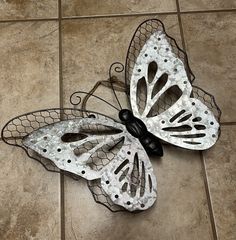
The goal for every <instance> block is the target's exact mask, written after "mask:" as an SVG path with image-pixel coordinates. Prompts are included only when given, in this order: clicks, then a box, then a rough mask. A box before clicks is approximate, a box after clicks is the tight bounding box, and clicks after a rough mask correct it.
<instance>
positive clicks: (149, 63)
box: [130, 20, 219, 150]
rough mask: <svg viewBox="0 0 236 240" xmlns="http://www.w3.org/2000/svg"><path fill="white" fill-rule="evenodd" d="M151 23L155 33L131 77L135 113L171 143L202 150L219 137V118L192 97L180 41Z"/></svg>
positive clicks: (131, 100)
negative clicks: (173, 41)
mask: <svg viewBox="0 0 236 240" xmlns="http://www.w3.org/2000/svg"><path fill="white" fill-rule="evenodd" d="M150 21H151V22H152V21H154V20H150ZM144 24H147V23H144ZM149 27H150V29H152V31H151V34H150V35H149V38H148V39H146V42H145V43H144V44H143V46H142V48H141V49H140V52H139V54H138V55H137V58H136V59H135V63H134V65H133V68H132V75H131V77H130V102H131V107H132V111H133V113H134V115H135V116H136V117H138V118H140V119H141V120H142V121H143V122H144V123H145V124H146V125H147V129H148V130H149V131H150V132H151V133H153V134H154V135H156V136H157V137H159V138H161V139H163V140H165V141H167V142H169V143H172V144H174V145H177V146H180V147H184V148H189V149H198V150H202V149H206V148H209V147H211V146H212V145H213V144H214V143H215V142H216V140H217V137H218V133H219V124H218V122H217V121H216V119H215V117H214V115H213V113H212V112H211V111H210V109H209V108H208V107H207V106H205V105H204V104H203V103H202V102H201V101H199V100H198V99H195V98H193V97H192V90H193V89H192V85H191V83H190V82H191V81H189V72H190V70H189V68H188V65H186V61H183V60H182V59H180V57H179V52H178V53H176V45H175V44H174V45H173V44H172V41H171V40H170V37H169V36H167V35H166V33H165V31H164V29H163V28H162V29H161V28H153V27H151V26H149ZM140 28H142V25H141V26H140ZM140 31H141V30H140Z"/></svg>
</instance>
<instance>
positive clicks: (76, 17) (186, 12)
mask: <svg viewBox="0 0 236 240" xmlns="http://www.w3.org/2000/svg"><path fill="white" fill-rule="evenodd" d="M176 5H177V11H172V12H144V13H131V14H130V13H121V14H103V15H85V16H69V17H66V16H65V17H62V20H74V19H90V18H110V17H134V16H153V15H174V14H180V15H182V14H199V13H217V12H235V11H236V9H219V10H198V11H197V10H196V11H182V12H181V11H180V7H179V4H177V3H176Z"/></svg>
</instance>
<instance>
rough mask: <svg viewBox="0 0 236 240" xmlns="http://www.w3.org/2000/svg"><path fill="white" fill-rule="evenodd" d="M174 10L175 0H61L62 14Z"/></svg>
mask: <svg viewBox="0 0 236 240" xmlns="http://www.w3.org/2000/svg"><path fill="white" fill-rule="evenodd" d="M173 11H176V2H175V0H166V1H161V0H148V1H144V0H132V1H125V0H118V1H112V0H107V1H96V0H89V1H87V0H62V12H63V16H88V15H109V14H133V13H148V12H173Z"/></svg>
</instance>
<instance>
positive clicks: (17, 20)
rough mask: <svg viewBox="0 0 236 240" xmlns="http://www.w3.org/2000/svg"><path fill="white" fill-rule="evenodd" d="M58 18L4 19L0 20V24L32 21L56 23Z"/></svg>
mask: <svg viewBox="0 0 236 240" xmlns="http://www.w3.org/2000/svg"><path fill="white" fill-rule="evenodd" d="M57 20H58V18H28V19H6V20H0V23H14V22H34V21H39V22H43V21H57Z"/></svg>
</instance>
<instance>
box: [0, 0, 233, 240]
mask: <svg viewBox="0 0 236 240" xmlns="http://www.w3.org/2000/svg"><path fill="white" fill-rule="evenodd" d="M179 5H180V10H181V11H190V12H189V13H184V14H181V15H180V16H181V20H182V25H183V37H184V40H185V43H186V47H187V52H188V56H189V62H190V67H191V68H192V70H193V72H194V74H195V75H196V80H195V84H196V85H198V86H200V87H202V88H204V89H205V90H207V91H209V92H210V93H212V94H213V95H214V96H215V98H216V100H217V103H218V104H219V106H220V107H221V109H222V112H223V113H222V121H223V122H228V125H224V126H223V127H222V134H221V138H220V140H219V142H218V143H217V144H216V145H215V146H214V147H213V148H212V149H210V150H208V151H205V152H204V153H203V156H204V163H205V165H203V161H202V159H201V157H200V154H199V152H193V151H188V150H181V149H180V148H177V147H172V146H164V157H163V158H162V159H159V158H152V159H151V162H152V164H153V167H154V171H155V174H156V176H157V180H158V194H159V195H158V200H157V203H156V204H155V205H154V206H153V207H152V208H151V209H149V210H148V211H145V212H142V213H138V214H130V213H127V212H126V213H125V212H122V213H112V212H110V211H109V210H108V209H107V208H105V207H104V206H102V205H99V204H97V203H95V202H94V200H93V197H92V194H91V193H90V191H89V189H88V187H87V184H86V182H85V181H83V180H80V181H75V180H74V179H72V178H69V177H64V182H61V180H63V178H60V176H59V175H58V174H56V173H51V172H47V171H46V170H45V169H44V168H43V167H42V166H41V165H40V164H39V163H38V162H36V161H34V160H32V159H30V158H28V157H27V155H26V154H25V152H24V151H23V150H22V149H19V148H17V147H13V146H7V145H5V144H4V143H3V142H2V141H1V140H0V164H1V168H0V206H1V207H0V239H1V240H2V239H3V240H5V239H7V240H12V239H14V240H15V239H20V240H28V239H31V240H33V239H34V240H39V239H40V240H41V239H50V240H51V239H53V240H54V239H55V240H59V239H61V240H69V239H70V240H82V239H83V240H99V239H103V240H108V239H114V240H116V239H124V240H126V239H127V240H129V239H135V240H143V239H147V240H156V239H161V240H170V239H175V240H185V239H186V240H189V239H193V240H199V239H201V240H234V239H235V238H236V232H235V229H236V217H235V216H236V215H235V205H236V196H235V188H236V183H235V176H236V174H235V161H234V158H235V152H236V151H235V131H236V128H235V123H236V119H235V114H234V112H235V110H236V109H235V106H236V104H235V103H236V102H235V99H236V90H235V89H236V86H235V76H236V73H235V67H234V62H235V60H236V55H235V42H236V41H235V40H236V39H235V33H234V32H235V27H234V26H235V10H233V9H235V8H236V2H235V0H229V1H221V2H220V1H218V0H216V1H212V0H206V1H203V0H200V1H198V2H196V1H195V2H194V1H193V0H190V1H187V0H179ZM58 6H61V9H59V11H60V12H59V13H60V14H58ZM176 10H177V8H176V1H175V0H168V1H160V0H156V1H154V0H148V1H143V0H132V1H123V0H119V1H110V0H108V1H94V0H89V1H84V0H61V1H57V0H49V1H44V0H42V1H33V0H29V1H22V0H20V1H10V0H2V1H1V0H0V35H1V38H0V54H1V57H0V71H1V74H0V127H2V126H3V124H4V123H5V122H6V121H7V120H9V119H10V118H12V117H15V116H16V115H19V114H23V113H26V112H29V111H33V110H39V109H42V108H53V107H59V103H60V101H61V103H63V106H64V107H68V106H70V104H69V97H70V94H72V93H73V92H74V91H76V90H81V91H89V90H90V89H91V88H92V87H93V86H94V84H95V83H96V82H97V81H98V80H106V79H107V78H108V70H109V66H110V65H111V64H112V63H113V62H115V61H120V62H123V63H124V62H125V57H126V52H127V48H128V46H129V42H130V39H131V37H132V35H133V33H134V31H135V29H136V28H137V26H138V25H139V24H140V23H141V22H142V21H144V20H145V19H150V18H159V19H160V20H162V21H163V22H164V24H165V27H166V31H167V33H168V34H169V35H170V36H172V37H174V38H175V39H176V40H177V42H178V44H179V45H181V42H182V40H181V34H180V26H179V21H178V16H177V14H176V13H174V12H175V11H176ZM191 11H203V12H201V13H196V12H195V13H193V12H192V13H191ZM214 11H215V12H214ZM216 11H217V12H216ZM163 12H166V13H168V12H169V13H170V14H163ZM153 13H162V14H159V15H153ZM114 14H115V15H116V14H117V15H120V16H119V17H118V16H116V17H114V16H113V15H114ZM59 15H60V16H62V17H64V18H70V19H62V21H61V27H62V28H60V19H59ZM101 15H105V17H101ZM137 15H139V16H137ZM52 18H55V19H53V20H52ZM30 19H31V20H30ZM33 19H40V21H35V20H33ZM1 21H2V22H1ZM60 34H61V38H60ZM60 39H61V42H60ZM60 47H61V49H59V48H60ZM118 77H120V79H122V78H123V77H124V75H123V74H120V75H118ZM60 93H61V94H60ZM96 94H97V95H98V96H100V97H102V98H105V100H107V101H108V102H109V103H111V104H113V105H115V106H117V103H116V100H115V97H114V95H113V94H112V91H111V89H109V88H106V87H99V89H98V90H97V91H96ZM118 97H119V99H120V101H121V104H122V106H123V107H126V106H127V98H126V96H125V95H124V94H122V93H118ZM88 108H89V109H92V110H95V111H98V112H102V113H105V114H107V115H109V116H112V117H117V110H115V109H113V108H109V107H107V105H106V104H105V103H102V102H101V101H100V102H98V101H95V100H91V101H90V102H89V103H88ZM63 183H64V184H63ZM63 187H64V188H63ZM208 195H209V196H210V197H209V196H208ZM61 206H64V208H61ZM211 210H212V212H211ZM215 229H216V231H215Z"/></svg>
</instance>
